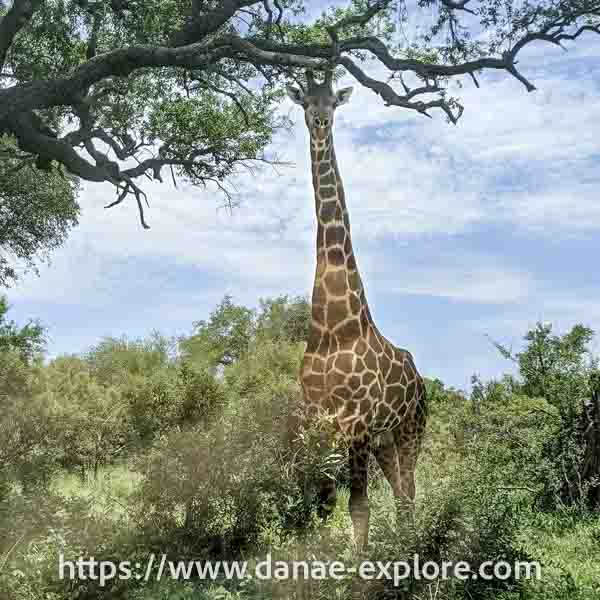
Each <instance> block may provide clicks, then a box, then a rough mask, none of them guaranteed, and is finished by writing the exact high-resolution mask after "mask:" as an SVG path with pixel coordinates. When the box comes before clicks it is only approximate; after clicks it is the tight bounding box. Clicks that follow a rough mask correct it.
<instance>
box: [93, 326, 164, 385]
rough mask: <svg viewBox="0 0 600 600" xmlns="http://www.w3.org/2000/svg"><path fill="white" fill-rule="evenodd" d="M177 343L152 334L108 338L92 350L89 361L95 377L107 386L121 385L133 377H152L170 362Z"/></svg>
mask: <svg viewBox="0 0 600 600" xmlns="http://www.w3.org/2000/svg"><path fill="white" fill-rule="evenodd" d="M174 345H175V342H174V341H173V340H170V339H169V338H166V337H164V336H162V335H160V334H159V333H158V332H154V333H152V334H151V335H150V336H149V337H148V338H146V339H138V340H130V339H128V338H127V337H125V336H123V337H121V338H110V337H109V338H105V339H103V340H102V341H101V342H100V343H99V344H97V345H96V346H94V347H93V348H91V349H90V351H89V352H88V353H87V354H86V356H85V360H86V362H87V363H88V365H89V367H90V369H91V372H92V374H93V376H94V378H95V379H96V380H97V381H98V382H99V383H101V384H102V385H105V386H110V385H115V386H120V385H123V384H125V383H126V382H127V381H128V380H129V378H130V377H132V376H134V377H140V378H146V377H151V376H152V375H153V374H154V373H155V372H156V371H158V370H160V369H162V368H163V367H165V366H167V365H168V364H169V363H170V360H171V356H172V354H173V352H174Z"/></svg>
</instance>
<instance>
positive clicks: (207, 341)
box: [180, 296, 254, 368]
mask: <svg viewBox="0 0 600 600" xmlns="http://www.w3.org/2000/svg"><path fill="white" fill-rule="evenodd" d="M194 329H195V331H194V333H193V334H192V335H191V336H190V337H188V338H186V339H183V340H181V342H180V347H181V351H182V354H183V357H184V358H185V359H188V360H191V361H192V362H198V363H203V364H205V365H207V366H209V367H210V368H216V367H217V366H222V367H223V366H227V365H230V364H232V363H233V362H234V361H236V360H238V359H239V358H241V357H242V356H243V355H244V354H245V353H246V352H247V351H248V345H249V344H250V341H251V339H252V338H253V336H254V311H252V310H251V309H249V308H246V307H245V306H239V305H237V304H234V303H233V301H232V299H231V296H225V297H224V298H223V300H222V301H221V302H220V303H219V305H218V306H217V308H216V309H215V310H214V311H213V312H212V313H211V314H210V317H209V318H208V320H207V321H198V322H196V323H194Z"/></svg>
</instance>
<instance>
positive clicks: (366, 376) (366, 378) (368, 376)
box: [362, 371, 375, 386]
mask: <svg viewBox="0 0 600 600" xmlns="http://www.w3.org/2000/svg"><path fill="white" fill-rule="evenodd" d="M372 381H375V373H372V372H371V371H367V372H366V373H363V376H362V383H363V385H366V386H369V385H370V384H371V382H372Z"/></svg>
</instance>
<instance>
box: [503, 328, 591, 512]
mask: <svg viewBox="0 0 600 600" xmlns="http://www.w3.org/2000/svg"><path fill="white" fill-rule="evenodd" d="M593 337H594V332H593V331H592V330H591V329H590V328H589V327H585V326H584V325H581V324H579V325H575V326H574V327H573V328H572V329H571V330H570V331H568V332H567V333H565V334H563V335H556V334H554V333H553V332H552V326H551V325H550V324H543V323H538V324H537V325H536V327H535V328H533V329H531V330H529V331H528V332H527V334H526V335H525V338H524V339H525V342H526V346H525V349H524V350H523V351H522V352H519V353H516V354H514V355H513V354H512V353H511V352H510V351H509V350H508V349H506V348H505V347H503V346H501V345H499V344H498V345H497V346H498V348H499V350H500V351H501V352H502V354H503V355H504V356H505V357H507V358H510V359H512V360H513V361H515V362H516V364H517V365H518V367H519V374H520V377H521V381H520V382H519V383H518V384H517V385H516V389H520V390H521V392H522V393H523V394H525V395H527V396H528V397H530V398H536V397H538V398H544V399H545V401H546V402H547V403H548V404H549V405H550V406H551V410H546V411H545V412H544V414H543V415H542V416H541V417H540V420H547V417H548V415H549V414H551V419H552V422H553V425H554V426H553V432H552V435H549V436H547V437H546V439H545V449H544V460H547V461H549V462H550V463H551V464H552V465H553V469H554V471H553V476H552V477H551V478H549V481H548V483H547V485H546V487H545V490H544V498H543V501H544V502H545V504H546V505H549V506H554V505H555V503H556V501H557V499H558V500H559V501H560V502H565V503H568V504H572V503H578V502H581V501H582V500H584V499H585V498H588V497H590V486H592V487H596V486H598V484H599V482H598V481H596V480H595V479H596V477H597V474H593V475H592V476H589V477H583V475H582V474H583V472H584V471H585V469H584V462H585V452H586V446H585V444H586V441H585V438H584V437H583V436H582V435H581V431H580V429H581V424H582V423H583V422H584V421H585V415H586V405H587V403H588V402H589V399H590V397H591V396H592V393H593V385H592V382H593V380H594V379H595V377H597V373H598V360H597V358H596V357H594V356H593V354H592V352H591V350H590V347H589V345H590V343H591V341H592V340H593Z"/></svg>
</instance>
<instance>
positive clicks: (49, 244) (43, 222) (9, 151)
mask: <svg viewBox="0 0 600 600" xmlns="http://www.w3.org/2000/svg"><path fill="white" fill-rule="evenodd" d="M77 188H78V184H77V181H76V180H75V179H74V178H73V177H68V176H67V175H66V174H65V172H64V168H63V167H61V166H56V165H54V166H52V167H51V168H50V169H49V170H48V171H47V172H46V171H42V170H40V169H38V168H36V166H35V164H34V163H33V162H32V161H31V159H30V158H28V157H27V155H24V154H23V153H21V152H20V151H19V150H18V148H17V147H16V144H15V141H14V139H11V138H8V137H7V136H0V251H1V252H2V254H3V255H0V285H2V286H7V285H9V284H10V283H11V282H13V281H15V280H16V279H18V275H17V272H16V270H15V264H14V263H16V262H19V263H21V264H24V265H25V266H26V267H29V268H33V269H35V263H36V262H38V261H39V262H44V261H45V260H47V259H48V257H49V254H50V251H52V250H55V249H56V248H58V247H59V246H61V245H62V244H63V242H64V241H65V239H66V236H67V233H68V232H69V231H70V230H71V228H73V227H74V226H75V225H77V217H78V214H79V206H78V204H77V202H76V201H75V195H76V192H77ZM9 259H13V260H12V261H11V260H9Z"/></svg>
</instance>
